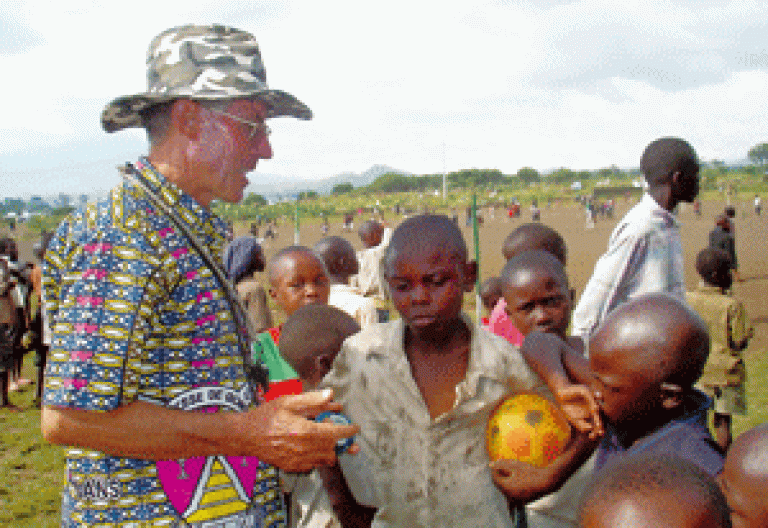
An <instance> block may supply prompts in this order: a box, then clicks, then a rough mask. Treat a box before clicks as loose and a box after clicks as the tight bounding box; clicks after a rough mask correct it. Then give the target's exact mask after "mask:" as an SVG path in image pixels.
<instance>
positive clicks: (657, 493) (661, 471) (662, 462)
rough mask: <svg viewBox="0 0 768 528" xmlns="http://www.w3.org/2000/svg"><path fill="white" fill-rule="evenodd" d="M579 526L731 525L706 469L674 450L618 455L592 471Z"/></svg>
mask: <svg viewBox="0 0 768 528" xmlns="http://www.w3.org/2000/svg"><path fill="white" fill-rule="evenodd" d="M579 526H581V527H583V528H656V527H664V528H731V519H730V515H729V511H728V503H727V501H726V498H725V495H724V494H723V492H722V491H720V489H718V487H717V483H716V482H715V480H714V479H713V478H712V477H711V476H710V475H708V474H707V473H706V472H705V471H702V470H701V469H700V468H698V467H697V466H696V465H695V464H692V463H691V462H689V461H687V460H685V459H683V458H681V457H679V456H674V455H658V454H653V455H637V456H634V457H631V458H626V459H621V460H617V461H614V462H612V463H611V464H609V465H607V466H606V467H604V468H603V469H602V470H600V471H599V472H597V473H596V474H595V475H594V477H593V479H592V482H591V483H590V485H589V486H588V488H587V492H586V493H585V494H584V498H583V501H582V503H581V521H580V525H579ZM733 526H734V527H735V526H736V525H735V524H734V525H733ZM756 526H757V525H756ZM760 526H765V525H760Z"/></svg>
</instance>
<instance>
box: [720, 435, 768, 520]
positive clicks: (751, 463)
mask: <svg viewBox="0 0 768 528" xmlns="http://www.w3.org/2000/svg"><path fill="white" fill-rule="evenodd" d="M718 482H719V484H720V488H721V489H722V490H723V493H725V497H726V498H727V499H728V507H729V508H730V510H731V522H732V523H733V528H765V527H766V526H768V495H766V493H765V490H766V489H768V424H761V425H758V426H756V427H753V428H752V429H750V430H749V431H747V432H745V433H742V435H741V436H739V437H738V438H737V439H736V441H735V442H734V443H733V445H732V446H731V448H730V449H729V450H728V455H727V456H726V457H725V466H724V467H723V472H722V473H720V476H719V477H718Z"/></svg>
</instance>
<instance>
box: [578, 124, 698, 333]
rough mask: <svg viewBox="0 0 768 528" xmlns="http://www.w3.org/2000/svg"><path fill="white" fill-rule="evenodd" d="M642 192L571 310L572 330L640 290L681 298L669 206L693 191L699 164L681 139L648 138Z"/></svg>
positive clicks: (590, 327) (591, 326) (676, 232)
mask: <svg viewBox="0 0 768 528" xmlns="http://www.w3.org/2000/svg"><path fill="white" fill-rule="evenodd" d="M640 170H641V171H642V172H643V176H644V177H645V181H646V182H647V183H648V192H647V193H645V194H644V195H643V198H642V200H640V203H638V204H637V205H636V206H635V207H633V208H632V209H631V210H630V211H629V212H628V213H627V215H626V216H625V217H624V218H623V219H622V220H621V221H620V222H619V224H618V225H617V226H616V228H615V229H614V230H613V233H611V238H610V239H609V240H608V250H607V251H606V252H605V253H604V254H603V255H602V256H601V257H600V259H598V261H597V264H595V270H594V271H593V272H592V277H591V278H590V279H589V282H588V283H587V285H586V287H585V288H584V292H583V293H582V294H581V298H580V299H579V304H578V305H577V306H576V309H575V310H574V312H573V319H572V327H571V328H572V330H571V332H572V334H573V335H576V336H580V337H582V338H583V339H584V340H585V342H588V338H589V335H590V334H592V333H593V332H594V331H595V329H596V328H597V326H598V325H599V324H600V323H601V322H602V321H603V319H605V316H606V315H607V314H608V313H609V312H610V311H611V310H613V309H614V308H616V307H617V306H618V305H619V304H621V303H623V302H626V301H628V300H629V299H632V298H635V297H637V296H639V295H643V294H646V293H670V294H672V295H675V296H676V297H678V298H680V300H684V299H685V277H684V269H683V248H682V244H681V241H680V226H679V224H678V222H677V219H676V218H675V215H674V210H675V208H676V207H677V204H679V203H680V202H689V203H690V202H693V200H694V199H695V198H696V196H697V195H698V194H699V163H698V160H697V158H696V152H695V151H694V150H693V147H691V145H689V144H688V143H687V142H686V141H684V140H682V139H679V138H672V137H665V138H660V139H657V140H655V141H653V142H651V143H650V144H649V145H648V146H647V147H646V148H645V151H644V152H643V155H642V158H641V159H640Z"/></svg>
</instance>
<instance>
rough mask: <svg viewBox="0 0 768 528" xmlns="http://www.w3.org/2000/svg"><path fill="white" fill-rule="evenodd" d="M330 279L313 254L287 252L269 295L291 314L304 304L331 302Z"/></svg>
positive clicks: (286, 312)
mask: <svg viewBox="0 0 768 528" xmlns="http://www.w3.org/2000/svg"><path fill="white" fill-rule="evenodd" d="M330 292H331V286H330V280H329V279H328V276H327V275H326V274H325V268H324V267H323V265H322V264H321V263H320V261H319V260H318V259H317V257H315V256H314V255H311V254H309V253H305V252H297V253H291V254H289V255H286V256H285V258H284V259H283V261H282V264H281V266H280V268H279V270H278V272H277V274H276V276H275V277H274V280H273V284H272V286H271V287H270V289H269V295H270V296H271V297H272V298H273V299H274V300H275V302H276V303H277V304H278V305H279V306H280V307H281V308H282V309H283V311H284V312H285V314H286V315H288V316H290V315H291V314H292V313H293V312H295V311H296V310H298V309H299V308H300V307H301V306H304V305H305V304H312V303H319V304H328V295H329V294H330Z"/></svg>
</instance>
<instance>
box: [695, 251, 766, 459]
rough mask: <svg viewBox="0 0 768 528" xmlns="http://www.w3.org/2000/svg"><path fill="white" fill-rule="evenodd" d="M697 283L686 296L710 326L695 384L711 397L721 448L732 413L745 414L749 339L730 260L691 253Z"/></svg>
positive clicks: (727, 443)
mask: <svg viewBox="0 0 768 528" xmlns="http://www.w3.org/2000/svg"><path fill="white" fill-rule="evenodd" d="M696 271H698V272H699V276H700V278H701V279H700V281H699V285H698V287H697V288H696V289H695V290H694V291H691V292H687V293H686V295H685V300H686V301H687V302H688V304H689V305H690V306H691V307H692V308H693V309H694V310H696V312H697V313H698V314H699V316H701V318H702V319H704V322H705V323H707V326H708V327H709V339H710V350H709V358H708V359H707V364H706V365H705V366H704V372H703V374H702V376H701V379H700V380H699V384H698V385H699V387H700V388H701V390H702V391H704V392H705V393H707V395H708V396H709V397H711V398H712V399H713V400H714V418H713V420H714V423H713V426H714V429H715V438H716V439H717V443H718V444H720V447H721V448H722V449H723V451H727V450H728V446H730V444H731V438H732V437H731V416H732V415H733V414H740V415H744V414H746V413H747V403H746V387H745V385H746V368H745V365H744V360H743V358H742V351H743V350H744V349H746V348H747V345H748V344H749V340H750V339H751V338H752V328H751V327H750V325H749V320H748V319H747V313H746V310H745V308H744V304H743V303H742V302H741V301H739V300H738V299H736V298H735V297H733V295H732V294H731V284H732V283H733V277H732V275H731V260H730V258H729V256H728V254H727V253H725V252H724V251H722V250H719V249H715V248H713V247H709V248H705V249H703V250H702V251H700V252H699V254H698V256H697V257H696Z"/></svg>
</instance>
